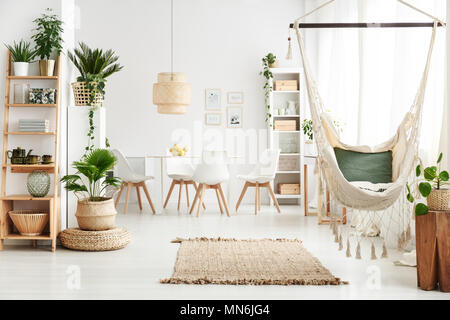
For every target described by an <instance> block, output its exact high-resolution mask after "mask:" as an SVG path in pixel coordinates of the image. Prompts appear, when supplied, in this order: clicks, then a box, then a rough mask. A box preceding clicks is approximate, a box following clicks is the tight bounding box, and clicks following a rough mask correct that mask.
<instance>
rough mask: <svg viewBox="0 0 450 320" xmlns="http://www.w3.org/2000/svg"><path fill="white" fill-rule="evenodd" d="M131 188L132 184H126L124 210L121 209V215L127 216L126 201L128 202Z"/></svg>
mask: <svg viewBox="0 0 450 320" xmlns="http://www.w3.org/2000/svg"><path fill="white" fill-rule="evenodd" d="M132 187H133V184H132V183H131V182H128V183H127V197H126V198H125V208H124V209H123V213H124V214H127V211H128V200H130V191H131V188H132Z"/></svg>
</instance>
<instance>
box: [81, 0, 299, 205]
mask: <svg viewBox="0 0 450 320" xmlns="http://www.w3.org/2000/svg"><path fill="white" fill-rule="evenodd" d="M75 3H76V6H78V7H79V18H77V20H78V19H79V22H80V25H79V29H76V31H75V32H76V33H75V37H76V40H77V41H84V42H86V43H87V44H88V45H89V46H92V47H100V48H105V49H107V48H113V49H114V50H115V51H116V53H117V54H118V55H119V56H120V60H119V61H120V63H121V64H122V65H124V66H125V67H124V69H123V70H122V71H121V72H120V73H118V74H115V75H112V76H111V77H110V78H109V80H108V83H107V88H106V98H105V107H106V108H107V109H108V112H107V124H108V125H107V137H108V138H109V141H110V143H111V145H112V146H113V147H116V148H119V149H121V150H122V151H123V152H124V154H125V155H127V156H129V157H142V156H144V155H145V154H164V153H165V152H166V149H167V148H168V147H169V146H171V145H172V141H171V134H172V132H173V131H174V130H175V129H180V128H182V129H187V130H189V131H190V132H192V130H193V125H194V121H200V122H201V123H203V121H204V120H203V119H204V90H205V88H220V89H222V95H223V99H222V126H221V130H222V131H223V130H224V128H225V117H226V106H227V104H226V99H225V94H226V92H227V91H243V92H244V95H245V99H244V100H245V104H244V116H243V119H244V123H243V125H244V129H247V128H255V129H259V128H261V129H263V128H266V124H265V121H264V115H265V111H264V95H263V90H262V86H263V79H262V77H261V76H259V71H260V70H261V58H262V57H263V56H264V55H265V54H267V53H268V52H274V53H275V54H276V55H277V56H279V57H280V58H282V60H284V57H285V56H286V52H287V36H288V24H289V23H290V22H292V21H293V20H294V19H295V18H296V17H297V16H299V15H301V13H302V6H303V4H302V1H298V0H281V1H276V2H274V1H268V0H246V1H241V0H228V1H223V0H184V1H181V0H175V1H174V16H175V17H174V19H175V20H174V21H175V22H174V25H175V27H174V50H175V52H174V60H175V61H174V71H180V72H185V73H186V74H187V76H188V79H189V82H190V83H191V85H192V105H191V106H189V107H188V110H189V111H188V112H187V114H185V115H182V116H173V115H161V114H158V113H157V112H156V106H154V105H153V103H152V86H153V83H154V82H156V76H157V73H158V72H164V71H169V70H170V1H168V0H155V1H145V0H130V1H114V4H111V1H110V0H96V1H91V0H76V2H75ZM99 13H100V14H99ZM292 43H293V48H294V59H295V60H294V61H293V62H291V63H292V64H297V65H299V56H298V54H297V48H296V43H295V41H294V39H293V42H292ZM282 63H283V61H282ZM264 140H265V139H264ZM265 143H266V141H263V147H265ZM194 152H195V151H194ZM156 165H157V163H155V166H156ZM155 169H156V171H155V174H158V173H159V168H158V167H156V168H155ZM241 169H242V170H244V171H245V170H247V169H248V168H247V167H245V166H242V167H241ZM165 185H166V186H167V185H168V183H167V182H166V183H165ZM239 187H240V185H239ZM239 187H238V188H237V189H239ZM239 191H240V190H238V192H239ZM249 197H253V196H252V195H251V193H250V195H249ZM249 199H250V198H249ZM251 199H252V200H253V198H251ZM233 201H234V199H233ZM230 205H231V204H230Z"/></svg>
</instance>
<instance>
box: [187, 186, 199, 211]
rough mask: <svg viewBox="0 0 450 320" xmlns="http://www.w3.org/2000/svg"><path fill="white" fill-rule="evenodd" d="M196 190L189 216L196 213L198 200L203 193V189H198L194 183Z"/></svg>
mask: <svg viewBox="0 0 450 320" xmlns="http://www.w3.org/2000/svg"><path fill="white" fill-rule="evenodd" d="M194 188H195V196H194V200H193V202H192V206H191V209H190V210H189V214H192V212H193V211H194V208H195V204H196V203H197V200H198V197H199V196H200V191H201V188H200V187H197V185H196V184H195V182H194Z"/></svg>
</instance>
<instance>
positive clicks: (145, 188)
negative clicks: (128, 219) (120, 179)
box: [141, 181, 156, 214]
mask: <svg viewBox="0 0 450 320" xmlns="http://www.w3.org/2000/svg"><path fill="white" fill-rule="evenodd" d="M141 186H142V189H144V193H145V195H146V197H147V200H148V203H149V204H150V207H151V208H152V211H153V214H155V213H156V211H155V207H154V206H153V202H152V198H150V193H148V189H147V186H146V185H145V181H144V182H141Z"/></svg>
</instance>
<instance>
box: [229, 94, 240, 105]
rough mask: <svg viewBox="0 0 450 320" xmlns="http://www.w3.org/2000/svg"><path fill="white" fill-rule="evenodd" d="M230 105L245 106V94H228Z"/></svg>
mask: <svg viewBox="0 0 450 320" xmlns="http://www.w3.org/2000/svg"><path fill="white" fill-rule="evenodd" d="M227 98H228V104H243V103H244V93H243V92H228V94H227Z"/></svg>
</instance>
